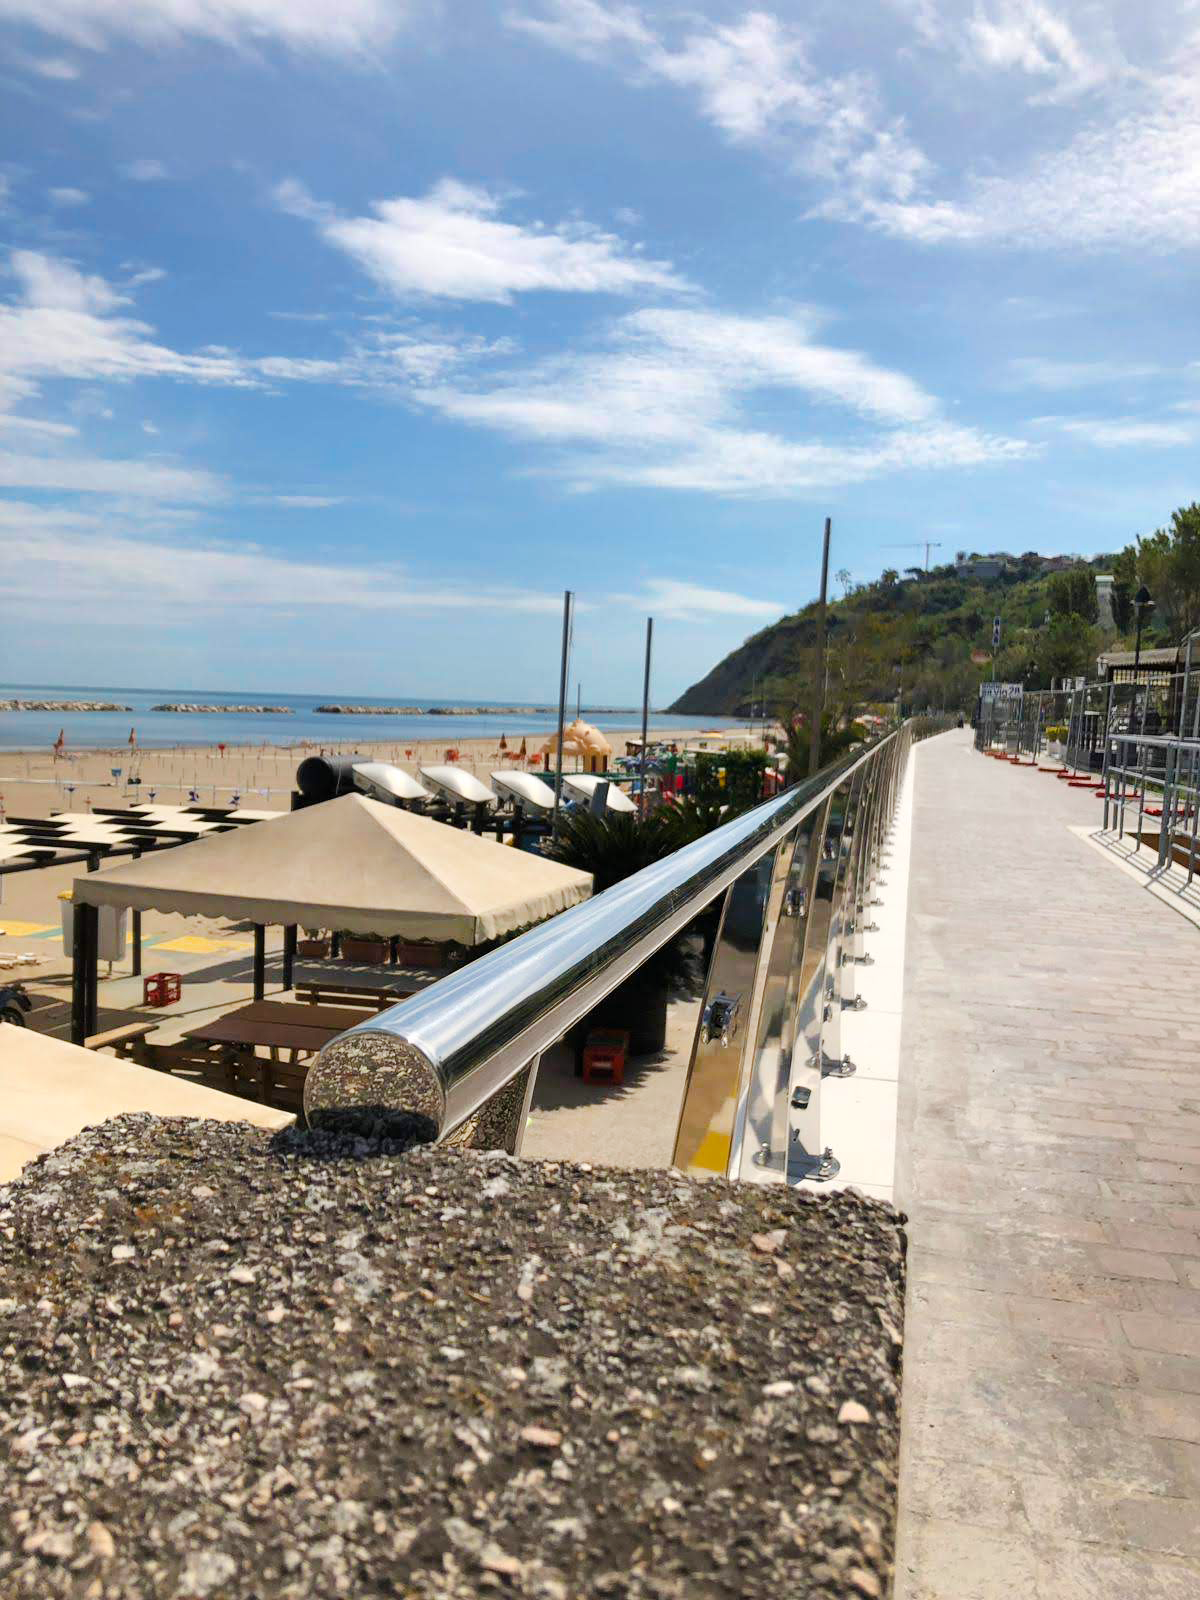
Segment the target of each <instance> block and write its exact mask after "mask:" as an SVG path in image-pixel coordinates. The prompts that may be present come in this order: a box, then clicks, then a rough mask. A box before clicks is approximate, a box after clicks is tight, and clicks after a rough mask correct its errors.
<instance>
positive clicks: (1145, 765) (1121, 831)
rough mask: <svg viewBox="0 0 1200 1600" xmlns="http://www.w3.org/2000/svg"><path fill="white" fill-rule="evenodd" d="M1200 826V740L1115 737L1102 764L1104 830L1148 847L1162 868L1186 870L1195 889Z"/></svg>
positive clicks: (1189, 882) (1188, 880) (1118, 837)
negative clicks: (1175, 867)
mask: <svg viewBox="0 0 1200 1600" xmlns="http://www.w3.org/2000/svg"><path fill="white" fill-rule="evenodd" d="M1198 824H1200V739H1196V738H1186V739H1177V738H1167V737H1163V736H1161V735H1155V734H1139V733H1132V734H1130V733H1125V734H1114V735H1112V736H1111V737H1110V738H1109V740H1108V748H1107V759H1106V761H1105V765H1104V828H1105V832H1111V833H1114V834H1115V835H1116V837H1117V839H1118V840H1122V839H1125V838H1131V839H1132V840H1134V841H1136V843H1137V845H1138V847H1139V848H1140V847H1142V846H1148V847H1150V848H1151V849H1153V850H1154V851H1155V852H1156V854H1157V857H1158V862H1157V865H1158V867H1159V868H1167V867H1170V866H1180V867H1184V868H1185V869H1186V872H1187V877H1186V886H1187V887H1188V888H1190V887H1191V885H1192V882H1193V880H1194V878H1195V876H1196V866H1197V826H1198Z"/></svg>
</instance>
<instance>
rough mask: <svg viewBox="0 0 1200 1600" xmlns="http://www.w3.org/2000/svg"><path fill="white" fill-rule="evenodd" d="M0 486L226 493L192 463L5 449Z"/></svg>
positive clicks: (197, 496) (168, 496) (162, 495)
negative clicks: (179, 465)
mask: <svg viewBox="0 0 1200 1600" xmlns="http://www.w3.org/2000/svg"><path fill="white" fill-rule="evenodd" d="M0 488H4V489H57V490H61V491H63V492H65V493H67V494H103V495H124V496H128V497H129V498H131V499H135V500H164V501H174V500H182V501H196V500H215V499H219V498H220V497H221V495H222V494H223V493H224V485H223V484H222V482H221V480H220V479H219V478H218V477H216V476H215V474H213V473H211V472H204V471H201V470H197V469H193V468H190V467H175V466H170V465H168V464H165V463H160V462H157V461H102V460H96V459H93V458H88V457H80V456H58V455H55V456H51V455H46V456H32V455H18V454H17V453H16V452H8V451H0Z"/></svg>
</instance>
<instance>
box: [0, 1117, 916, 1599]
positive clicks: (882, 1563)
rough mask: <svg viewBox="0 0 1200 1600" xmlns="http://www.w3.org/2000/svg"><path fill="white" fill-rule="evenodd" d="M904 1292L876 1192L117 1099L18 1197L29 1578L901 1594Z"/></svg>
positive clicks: (3, 1524)
mask: <svg viewBox="0 0 1200 1600" xmlns="http://www.w3.org/2000/svg"><path fill="white" fill-rule="evenodd" d="M903 1303H904V1260H903V1234H902V1231H901V1226H900V1219H899V1217H898V1216H897V1213H896V1212H895V1211H893V1210H892V1209H891V1208H890V1207H889V1206H885V1205H883V1204H881V1203H880V1202H878V1201H874V1200H867V1199H864V1198H862V1197H861V1196H858V1195H855V1194H854V1193H852V1192H843V1193H835V1194H821V1195H809V1194H801V1193H798V1192H797V1191H795V1190H789V1189H786V1188H784V1187H783V1186H782V1185H773V1184H772V1185H762V1186H759V1185H757V1184H729V1183H726V1182H724V1181H723V1180H717V1179H714V1180H712V1181H711V1182H695V1181H692V1180H690V1179H687V1178H684V1177H682V1176H681V1175H680V1174H679V1173H674V1172H657V1171H624V1170H619V1169H615V1168H596V1169H593V1168H591V1167H588V1166H585V1165H574V1164H571V1163H567V1162H562V1163H547V1162H537V1161H515V1160H512V1159H511V1158H509V1157H506V1156H504V1155H502V1154H500V1153H498V1152H496V1153H482V1152H474V1151H456V1150H453V1149H447V1148H444V1147H443V1148H433V1147H424V1148H421V1149H417V1150H411V1151H408V1152H405V1150H404V1147H403V1146H402V1145H397V1144H387V1143H382V1142H378V1141H371V1140H368V1139H357V1140H350V1139H347V1140H344V1141H340V1140H338V1139H337V1138H335V1137H334V1136H332V1135H330V1134H327V1133H326V1134H322V1133H317V1134H305V1133H302V1132H298V1131H293V1130H287V1131H286V1132H284V1133H283V1134H280V1135H275V1136H271V1135H268V1134H263V1133H261V1132H259V1131H258V1130H257V1129H252V1128H249V1127H247V1126H246V1125H245V1124H219V1123H215V1122H202V1121H188V1120H184V1119H169V1120H158V1119H156V1118H153V1117H148V1116H135V1117H121V1118H118V1119H116V1120H114V1121H112V1122H108V1123H106V1124H104V1125H103V1126H102V1127H99V1128H90V1129H88V1130H86V1131H85V1132H83V1133H81V1134H80V1135H78V1136H77V1137H76V1138H75V1139H72V1140H71V1141H69V1142H68V1143H67V1144H65V1145H63V1146H61V1147H60V1148H59V1149H57V1150H55V1151H54V1152H52V1153H51V1154H50V1155H48V1156H43V1157H41V1158H40V1159H39V1160H37V1161H36V1162H34V1164H33V1165H32V1166H30V1167H28V1168H26V1171H25V1174H24V1175H23V1176H22V1177H21V1178H20V1179H18V1180H17V1181H16V1182H15V1183H13V1184H11V1185H10V1186H8V1187H7V1188H0V1594H3V1596H4V1600H56V1597H60V1596H61V1597H66V1596H71V1597H83V1596H85V1595H86V1596H101V1595H103V1596H105V1597H107V1596H116V1595H125V1596H130V1597H134V1596H142V1597H146V1596H164V1597H165V1596H178V1597H180V1600H183V1597H185V1596H186V1597H187V1600H197V1597H204V1596H207V1597H210V1600H251V1597H253V1600H283V1597H286V1600H316V1597H318V1596H320V1597H323V1600H324V1597H328V1596H331V1595H349V1594H356V1595H357V1594H365V1593H367V1592H368V1591H369V1592H370V1593H371V1594H372V1595H384V1594H404V1595H410V1596H413V1597H414V1600H462V1597H470V1596H478V1595H483V1594H496V1595H500V1596H504V1595H507V1596H512V1597H521V1600H566V1597H567V1596H573V1595H592V1596H602V1597H605V1596H606V1597H613V1600H615V1597H620V1600H671V1597H680V1596H685V1595H703V1596H705V1597H706V1600H779V1597H780V1596H781V1595H803V1596H805V1597H806V1600H880V1597H882V1596H883V1595H885V1594H887V1593H888V1592H889V1589H890V1580H891V1564H892V1543H893V1533H894V1518H895V1503H896V1474H897V1456H898V1449H899V1379H900V1351H901V1333H900V1328H901V1325H902V1323H901V1318H902V1316H903Z"/></svg>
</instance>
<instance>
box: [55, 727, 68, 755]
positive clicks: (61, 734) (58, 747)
mask: <svg viewBox="0 0 1200 1600" xmlns="http://www.w3.org/2000/svg"><path fill="white" fill-rule="evenodd" d="M66 742H67V730H66V729H65V728H60V729H59V730H58V738H57V739H55V741H54V754H55V756H60V755H62V753H63V745H65V744H66Z"/></svg>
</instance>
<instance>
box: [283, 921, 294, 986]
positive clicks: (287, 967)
mask: <svg viewBox="0 0 1200 1600" xmlns="http://www.w3.org/2000/svg"><path fill="white" fill-rule="evenodd" d="M295 971H296V924H295V923H294V922H291V923H289V924H288V925H287V927H286V928H284V930H283V987H284V988H285V989H291V988H294V987H295V983H294V979H295Z"/></svg>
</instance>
